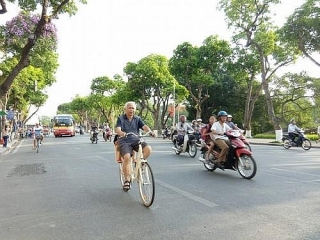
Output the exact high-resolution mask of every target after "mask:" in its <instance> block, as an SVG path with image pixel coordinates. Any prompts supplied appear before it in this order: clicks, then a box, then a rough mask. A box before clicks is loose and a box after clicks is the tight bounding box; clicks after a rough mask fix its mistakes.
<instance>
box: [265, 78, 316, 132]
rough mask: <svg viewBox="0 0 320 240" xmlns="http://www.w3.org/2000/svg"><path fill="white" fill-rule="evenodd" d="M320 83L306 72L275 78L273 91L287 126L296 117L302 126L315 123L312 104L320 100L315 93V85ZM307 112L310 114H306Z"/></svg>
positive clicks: (280, 113)
mask: <svg viewBox="0 0 320 240" xmlns="http://www.w3.org/2000/svg"><path fill="white" fill-rule="evenodd" d="M319 81H320V79H316V78H312V77H310V76H308V75H307V74H306V73H305V72H302V73H300V74H296V73H295V74H293V73H286V74H284V75H283V76H281V77H276V78H275V80H274V81H273V83H274V84H273V87H272V89H271V91H272V95H273V99H274V102H275V103H276V104H275V105H276V106H278V112H279V115H280V116H281V118H282V121H283V122H284V123H285V124H287V123H288V122H289V120H290V119H291V118H292V117H294V118H295V119H296V120H297V121H298V120H299V121H298V122H299V123H300V124H304V125H307V126H310V122H313V121H311V119H312V111H313V107H312V103H313V102H315V99H316V98H319V95H318V94H317V92H316V91H314V89H315V88H316V87H315V83H316V82H319ZM317 95H318V96H317ZM307 112H309V113H310V114H306V113H307Z"/></svg>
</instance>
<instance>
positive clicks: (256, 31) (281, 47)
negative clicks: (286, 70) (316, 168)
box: [219, 0, 297, 141]
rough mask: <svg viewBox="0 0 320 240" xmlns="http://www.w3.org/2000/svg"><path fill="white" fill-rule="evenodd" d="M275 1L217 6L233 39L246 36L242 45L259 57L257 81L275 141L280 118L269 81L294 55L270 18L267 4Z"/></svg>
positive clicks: (223, 1)
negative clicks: (264, 101) (265, 104)
mask: <svg viewBox="0 0 320 240" xmlns="http://www.w3.org/2000/svg"><path fill="white" fill-rule="evenodd" d="M279 2H280V1H279V0H264V1H256V0H238V1H229V0H221V1H220V2H219V8H220V9H222V10H223V11H224V12H225V14H226V16H227V19H226V20H227V22H228V27H229V28H231V27H234V29H235V33H236V34H235V36H234V38H235V39H236V40H239V39H246V41H247V43H246V45H245V47H248V48H250V50H251V51H253V52H254V53H256V54H257V55H258V56H259V62H260V73H261V84H262V89H263V91H264V95H265V98H266V103H267V112H268V115H269V118H270V121H271V122H272V124H273V127H274V130H276V133H277V134H276V135H277V137H276V140H279V141H280V140H281V137H282V136H281V135H282V131H281V125H280V118H278V117H277V116H276V115H275V111H274V107H273V103H272V97H271V94H270V90H269V84H270V81H271V80H272V76H273V75H274V74H275V72H276V71H277V70H278V69H279V68H280V67H283V66H286V65H288V64H290V63H292V62H293V61H294V60H295V59H296V58H297V52H296V51H295V50H294V48H293V46H291V45H289V44H286V43H284V42H281V39H280V38H279V35H278V34H277V32H276V31H277V28H276V27H275V26H273V25H272V23H271V21H270V5H271V4H279Z"/></svg>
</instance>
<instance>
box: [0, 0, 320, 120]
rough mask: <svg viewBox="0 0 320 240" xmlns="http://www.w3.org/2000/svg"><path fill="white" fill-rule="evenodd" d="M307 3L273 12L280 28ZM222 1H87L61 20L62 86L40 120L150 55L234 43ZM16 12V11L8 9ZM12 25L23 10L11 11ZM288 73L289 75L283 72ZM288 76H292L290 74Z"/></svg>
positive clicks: (288, 3)
mask: <svg viewBox="0 0 320 240" xmlns="http://www.w3.org/2000/svg"><path fill="white" fill-rule="evenodd" d="M303 2H304V1H303V0H295V1H292V0H283V1H282V4H281V5H279V6H277V8H275V9H274V19H275V20H276V22H278V23H281V22H284V21H285V18H286V17H287V16H289V15H290V14H291V13H292V12H293V11H294V9H295V8H296V7H299V6H300V5H301V4H302V3H303ZM217 3H218V0H88V4H86V5H79V11H78V13H77V14H76V15H75V16H72V17H69V16H67V15H64V16H60V17H59V19H58V20H55V21H54V24H56V26H57V29H58V54H59V68H58V70H57V73H56V79H57V82H56V83H54V84H53V85H52V86H50V87H49V88H48V89H47V94H48V95H49V98H48V100H47V103H46V104H45V105H44V106H43V107H41V108H40V110H39V112H38V115H39V116H43V115H45V116H52V115H54V114H55V112H56V110H57V106H58V105H60V104H62V103H67V102H70V101H72V99H73V98H74V97H75V96H76V95H77V94H78V95H80V96H87V95H89V94H90V85H91V82H92V80H93V79H94V78H96V77H101V76H108V77H110V78H113V76H114V75H115V74H120V75H122V74H123V68H124V67H125V65H126V64H127V63H128V62H138V61H139V60H140V59H142V58H144V57H146V56H148V55H150V54H160V55H164V56H166V57H168V58H170V57H172V55H173V50H174V49H176V47H177V46H178V45H180V44H182V43H183V42H189V43H191V44H192V45H194V46H201V44H202V42H203V41H204V40H205V38H207V37H209V36H210V35H215V34H217V35H218V36H219V38H220V39H225V40H230V37H231V33H230V31H229V30H228V29H227V26H226V23H225V21H224V14H223V12H219V11H218V10H217V9H216V7H217ZM9 7H12V8H9ZM8 11H9V13H10V14H5V15H2V16H1V18H2V19H1V20H0V23H1V24H2V23H3V21H4V20H5V19H4V18H3V17H6V18H7V19H6V20H10V19H11V18H12V17H13V16H15V15H16V14H17V13H18V8H17V7H14V6H12V5H10V6H9V5H8ZM306 68H308V69H309V70H310V72H311V75H312V72H315V71H316V70H315V69H316V67H315V66H313V64H312V63H311V62H309V61H308V60H303V61H299V62H298V64H296V65H295V67H294V68H291V69H290V71H291V72H292V71H295V72H299V71H302V70H306ZM284 71H286V70H284ZM287 71H289V70H287Z"/></svg>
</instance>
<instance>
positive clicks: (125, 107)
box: [124, 101, 137, 109]
mask: <svg viewBox="0 0 320 240" xmlns="http://www.w3.org/2000/svg"><path fill="white" fill-rule="evenodd" d="M129 105H131V106H133V107H134V108H135V109H136V108H137V105H136V103H135V102H133V101H130V102H126V104H125V105H124V109H127V108H128V106H129Z"/></svg>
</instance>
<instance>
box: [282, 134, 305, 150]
mask: <svg viewBox="0 0 320 240" xmlns="http://www.w3.org/2000/svg"><path fill="white" fill-rule="evenodd" d="M299 137H301V140H299ZM282 142H283V147H284V148H285V149H289V148H291V147H302V149H304V150H306V151H307V150H309V149H310V148H311V141H310V140H309V139H308V138H307V137H306V135H305V134H304V131H303V130H301V131H299V132H297V133H295V137H294V139H292V138H291V137H290V136H289V134H284V135H283V137H282Z"/></svg>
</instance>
